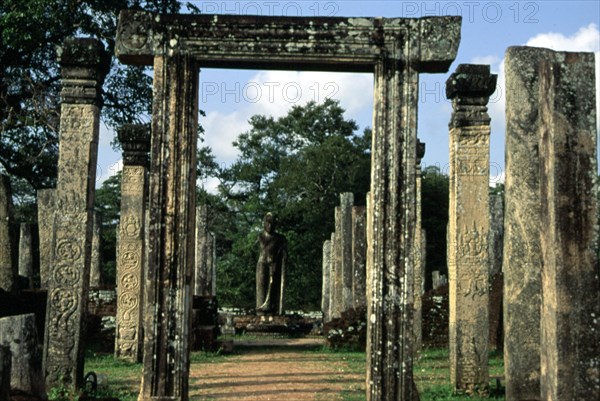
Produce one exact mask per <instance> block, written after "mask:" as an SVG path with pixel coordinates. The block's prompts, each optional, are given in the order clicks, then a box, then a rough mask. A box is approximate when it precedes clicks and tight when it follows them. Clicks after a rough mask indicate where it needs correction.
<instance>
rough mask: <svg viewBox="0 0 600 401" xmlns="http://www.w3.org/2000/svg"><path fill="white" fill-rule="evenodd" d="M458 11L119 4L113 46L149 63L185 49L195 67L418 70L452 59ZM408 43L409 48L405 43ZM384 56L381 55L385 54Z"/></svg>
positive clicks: (122, 55) (129, 58)
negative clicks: (275, 11)
mask: <svg viewBox="0 0 600 401" xmlns="http://www.w3.org/2000/svg"><path fill="white" fill-rule="evenodd" d="M460 25H461V17H458V16H448V17H425V18H347V17H270V16H254V15H189V14H186V15H181V14H171V15H158V14H152V13H149V12H143V11H134V10H124V11H121V14H120V15H119V25H118V28H117V43H116V47H115V52H116V54H117V56H118V57H119V59H120V60H121V62H123V63H126V64H141V65H151V64H152V59H153V58H154V57H155V56H157V55H161V54H165V55H171V54H173V53H177V52H180V53H184V54H187V55H189V56H191V57H193V58H194V59H195V60H197V61H198V63H199V66H200V67H211V68H240V63H243V66H244V68H249V67H251V68H267V69H292V70H297V69H298V67H301V69H303V70H321V71H358V72H373V71H374V65H375V64H376V63H377V62H378V61H379V60H381V58H382V57H385V58H389V59H391V60H397V61H399V62H402V63H405V64H406V63H407V62H408V63H411V64H412V65H413V66H414V67H415V68H416V69H417V70H418V71H420V72H445V71H447V70H448V68H449V67H450V64H451V63H452V61H453V60H454V58H455V57H456V52H457V50H458V43H459V41H460ZM408 42H413V44H412V45H410V46H404V45H403V43H408ZM382 55H384V56H382Z"/></svg>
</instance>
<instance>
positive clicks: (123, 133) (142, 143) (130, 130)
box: [117, 124, 150, 166]
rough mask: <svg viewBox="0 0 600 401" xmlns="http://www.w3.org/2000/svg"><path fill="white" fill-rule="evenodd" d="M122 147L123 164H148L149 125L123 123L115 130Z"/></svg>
mask: <svg viewBox="0 0 600 401" xmlns="http://www.w3.org/2000/svg"><path fill="white" fill-rule="evenodd" d="M117 135H118V138H119V142H120V143H121V147H122V148H123V164H125V165H137V166H147V165H148V152H150V126H149V125H148V124H125V125H123V126H122V127H121V128H119V130H118V132H117Z"/></svg>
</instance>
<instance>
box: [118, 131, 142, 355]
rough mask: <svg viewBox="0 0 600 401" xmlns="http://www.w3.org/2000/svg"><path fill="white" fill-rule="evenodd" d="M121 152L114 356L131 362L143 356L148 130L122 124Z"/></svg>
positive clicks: (120, 135)
mask: <svg viewBox="0 0 600 401" xmlns="http://www.w3.org/2000/svg"><path fill="white" fill-rule="evenodd" d="M118 136H119V142H120V143H121V147H122V149H123V172H122V179H121V220H120V222H119V231H118V241H117V316H116V330H115V357H117V358H120V359H125V360H129V361H133V362H137V361H141V356H142V342H143V330H142V317H143V313H142V312H143V308H142V305H143V302H142V300H143V291H144V274H145V272H144V267H145V265H146V260H145V257H146V255H145V253H146V251H145V248H146V247H145V242H144V241H145V237H146V236H145V227H146V224H145V223H146V222H145V215H146V199H147V191H148V185H147V175H148V152H149V150H150V129H149V126H147V125H124V126H123V127H121V128H120V129H119V130H118Z"/></svg>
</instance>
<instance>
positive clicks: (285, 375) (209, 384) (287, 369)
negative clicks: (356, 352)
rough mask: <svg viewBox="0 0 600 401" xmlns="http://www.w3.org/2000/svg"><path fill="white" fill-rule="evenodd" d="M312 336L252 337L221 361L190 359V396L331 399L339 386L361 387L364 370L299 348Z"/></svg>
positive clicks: (201, 399) (237, 400) (242, 400)
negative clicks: (354, 369) (350, 368)
mask: <svg viewBox="0 0 600 401" xmlns="http://www.w3.org/2000/svg"><path fill="white" fill-rule="evenodd" d="M315 341H318V340H311V339H300V340H266V341H263V342H258V341H253V342H252V343H246V344H238V345H236V347H237V348H236V350H239V351H240V355H235V356H230V357H226V358H223V361H222V362H209V363H194V364H192V369H191V375H190V400H191V401H212V400H224V401H267V400H269V401H334V400H342V398H341V395H340V394H341V393H342V392H345V393H346V394H349V393H351V394H354V393H356V394H357V395H358V394H360V393H361V392H364V383H363V382H364V375H361V374H356V373H350V372H348V367H347V366H346V365H345V364H344V362H343V361H341V360H340V358H339V357H337V356H335V355H332V354H329V353H326V352H318V351H311V352H307V351H302V349H301V348H299V347H304V346H310V345H313V346H314V345H315ZM316 344H318V342H317V343H316ZM265 347H267V348H265Z"/></svg>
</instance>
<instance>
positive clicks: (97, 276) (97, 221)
mask: <svg viewBox="0 0 600 401" xmlns="http://www.w3.org/2000/svg"><path fill="white" fill-rule="evenodd" d="M101 226H102V219H101V217H100V213H98V212H94V228H93V234H92V256H91V262H90V288H98V287H100V285H101V283H102V272H101V266H102V253H101V252H100V228H101Z"/></svg>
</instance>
